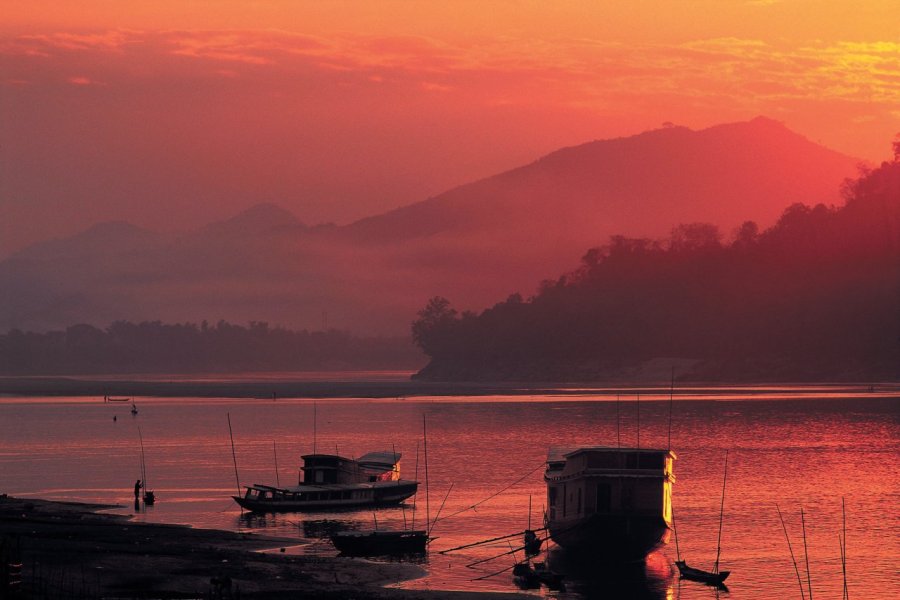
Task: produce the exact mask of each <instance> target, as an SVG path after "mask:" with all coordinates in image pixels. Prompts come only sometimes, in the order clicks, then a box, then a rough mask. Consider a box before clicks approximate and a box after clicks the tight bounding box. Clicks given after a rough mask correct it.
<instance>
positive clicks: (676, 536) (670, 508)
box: [669, 505, 681, 562]
mask: <svg viewBox="0 0 900 600" xmlns="http://www.w3.org/2000/svg"><path fill="white" fill-rule="evenodd" d="M669 510H671V511H672V531H673V532H674V533H675V557H676V559H677V560H678V561H679V562H680V561H681V550H680V549H679V548H678V526H677V525H675V506H674V505H670V506H669Z"/></svg>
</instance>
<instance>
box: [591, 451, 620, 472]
mask: <svg viewBox="0 0 900 600" xmlns="http://www.w3.org/2000/svg"><path fill="white" fill-rule="evenodd" d="M588 468H590V469H617V468H619V456H618V455H617V454H614V453H612V452H594V453H592V454H589V455H588Z"/></svg>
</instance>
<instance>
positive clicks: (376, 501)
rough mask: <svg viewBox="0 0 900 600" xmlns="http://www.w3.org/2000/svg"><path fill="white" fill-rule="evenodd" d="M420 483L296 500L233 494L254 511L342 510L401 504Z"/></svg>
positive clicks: (246, 507) (239, 502) (243, 504)
mask: <svg viewBox="0 0 900 600" xmlns="http://www.w3.org/2000/svg"><path fill="white" fill-rule="evenodd" d="M416 489H418V483H416V482H409V483H400V484H391V485H385V486H381V487H376V488H374V490H373V494H372V495H371V496H370V497H364V498H328V499H319V500H294V499H290V498H266V499H256V498H248V497H246V496H232V498H234V501H235V502H237V503H238V504H239V505H240V506H241V508H244V509H246V510H250V511H254V512H303V511H309V510H342V509H351V508H356V507H365V506H391V505H395V504H400V503H401V502H403V501H404V500H406V499H407V498H410V497H411V496H412V495H413V494H415V493H416Z"/></svg>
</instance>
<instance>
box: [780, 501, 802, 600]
mask: <svg viewBox="0 0 900 600" xmlns="http://www.w3.org/2000/svg"><path fill="white" fill-rule="evenodd" d="M775 510H777V511H778V518H779V519H780V520H781V528H782V529H783V530H784V539H785V540H786V541H787V545H788V552H790V553H791V562H792V563H794V572H795V573H796V574H797V585H799V586H800V599H801V600H806V594H804V593H803V580H802V579H800V567H798V566H797V559H796V558H794V548H793V547H792V546H791V538H790V537H788V531H787V526H786V525H785V524H784V517H783V516H781V509H780V508H778V504H775Z"/></svg>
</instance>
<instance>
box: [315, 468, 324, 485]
mask: <svg viewBox="0 0 900 600" xmlns="http://www.w3.org/2000/svg"><path fill="white" fill-rule="evenodd" d="M324 481H325V473H324V472H323V471H315V482H316V483H323V482H324Z"/></svg>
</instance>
